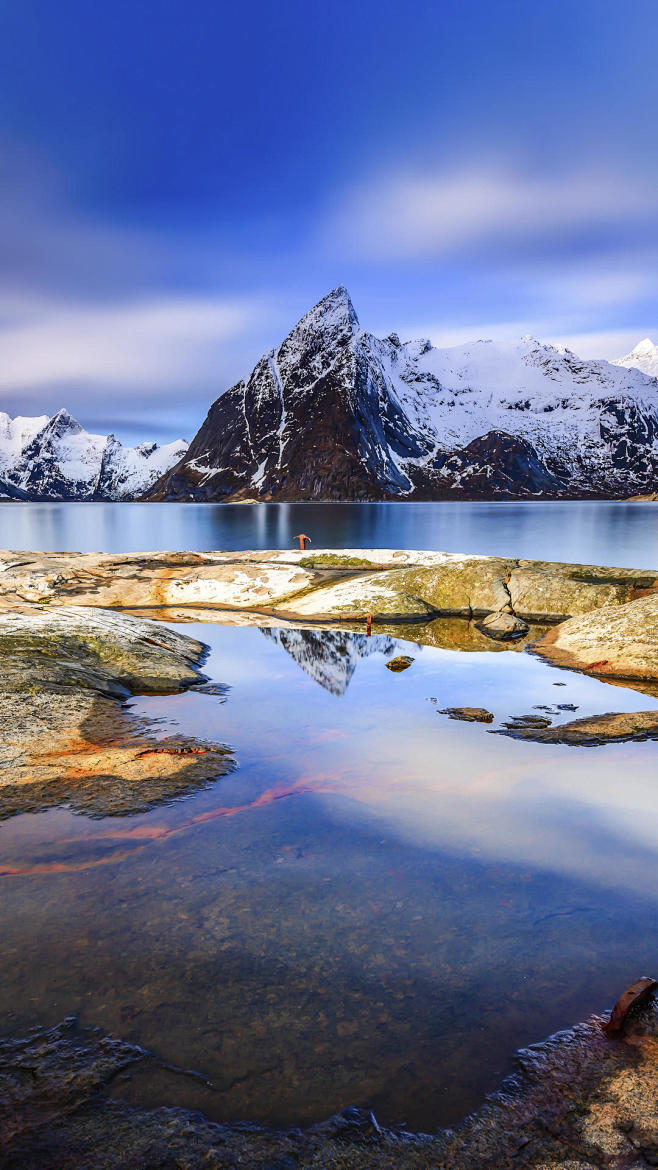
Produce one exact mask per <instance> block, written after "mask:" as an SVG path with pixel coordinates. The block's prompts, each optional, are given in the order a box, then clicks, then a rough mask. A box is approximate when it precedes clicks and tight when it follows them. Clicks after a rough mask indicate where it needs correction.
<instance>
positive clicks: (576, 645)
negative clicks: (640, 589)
mask: <svg viewBox="0 0 658 1170" xmlns="http://www.w3.org/2000/svg"><path fill="white" fill-rule="evenodd" d="M534 650H535V652H536V653H537V654H540V655H541V656H542V657H543V658H548V659H549V660H550V661H551V662H554V663H556V664H557V665H559V666H567V667H570V668H571V669H574V670H582V671H585V672H586V673H588V674H595V675H597V676H599V677H601V678H612V679H623V680H626V679H628V680H635V681H638V682H640V681H642V682H646V683H656V682H658V594H655V593H653V594H650V595H649V596H647V597H642V598H638V600H636V601H629V602H628V603H627V604H626V605H608V606H604V607H602V608H601V609H597V610H596V611H595V612H593V613H589V614H586V615H584V616H583V617H574V618H571V619H570V620H569V621H565V622H563V623H562V624H561V625H559V626H557V627H556V628H555V629H552V630H549V631H548V633H547V634H545V635H544V637H543V638H541V639H540V641H539V642H537V643H536V645H535V646H534Z"/></svg>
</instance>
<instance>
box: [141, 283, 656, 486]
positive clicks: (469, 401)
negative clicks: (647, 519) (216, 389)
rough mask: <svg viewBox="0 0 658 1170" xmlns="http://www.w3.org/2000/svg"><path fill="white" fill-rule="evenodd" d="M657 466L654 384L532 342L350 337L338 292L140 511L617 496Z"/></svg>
mask: <svg viewBox="0 0 658 1170" xmlns="http://www.w3.org/2000/svg"><path fill="white" fill-rule="evenodd" d="M657 470H658V382H656V381H654V380H653V379H651V378H647V377H645V376H644V374H643V373H640V372H639V371H638V370H637V369H634V368H631V369H628V368H626V369H623V368H620V365H619V364H617V365H612V364H611V363H609V362H605V361H584V360H583V359H581V358H579V357H578V355H577V354H575V353H573V352H572V351H571V350H569V349H568V348H566V347H564V346H557V345H550V344H546V343H545V342H542V341H539V340H537V339H536V338H534V337H524V338H522V339H521V340H519V341H509V342H495V341H490V340H489V341H487V340H480V341H475V342H472V343H469V344H466V345H458V346H452V347H450V348H445V349H441V348H436V347H434V346H432V345H431V344H430V343H429V342H428V341H426V340H422V341H411V342H405V343H402V342H401V341H400V338H399V336H398V335H397V334H391V333H389V335H388V336H387V337H385V338H378V337H375V336H373V335H372V334H370V333H367V332H366V331H365V330H363V329H362V328H361V327H360V325H359V322H358V318H357V315H356V312H355V310H354V307H353V305H352V302H351V300H350V297H349V294H348V293H347V290H346V289H345V288H344V286H342V285H341V286H339V287H338V288H336V289H334V290H332V292H330V293H329V294H328V295H327V296H326V297H323V299H322V300H321V301H319V302H318V304H317V305H315V306H314V307H313V308H312V309H311V310H310V311H309V312H308V313H306V314H305V315H304V317H302V319H301V321H300V322H299V323H298V324H297V325H296V326H295V327H294V328H293V329H292V330H291V332H290V333H289V334H288V336H287V337H286V338H285V340H284V341H283V342H282V343H281V345H280V346H279V347H278V348H277V349H274V350H271V351H270V352H269V353H268V354H265V356H264V357H263V358H261V360H260V361H259V362H258V363H257V365H256V366H255V367H254V369H253V370H252V372H251V374H250V375H249V376H248V377H246V378H245V379H243V380H242V381H241V382H238V383H237V384H236V385H235V386H233V387H231V389H230V390H227V391H226V393H225V394H223V395H222V396H221V397H220V398H218V399H217V401H216V402H215V403H214V404H213V405H212V407H211V408H210V411H209V413H208V417H207V419H206V421H205V423H204V424H203V426H202V427H201V429H200V431H199V432H198V434H197V435H196V436H195V438H194V439H193V441H192V443H191V444H190V448H189V451H188V454H187V456H186V457H185V458H184V459H182V460H181V462H180V463H179V464H178V465H177V466H176V467H174V468H173V469H172V470H171V472H169V473H168V474H167V475H166V476H164V477H163V479H162V480H161V481H160V482H159V483H158V484H157V485H156V486H155V488H154V489H153V492H152V493H151V496H150V498H153V499H183V500H185V499H187V500H189V499H199V500H217V499H219V500H221V499H227V498H234V499H240V498H241V497H243V496H253V495H255V494H257V495H258V496H259V497H260V498H262V499H271V500H277V499H281V500H285V499H289V500H295V499H301V500H305V499H309V500H311V499H338V500H341V499H352V500H366V499H409V498H412V497H414V496H415V497H416V498H430V499H431V498H446V497H447V498H450V497H451V496H457V497H458V496H460V495H461V496H469V497H477V496H492V495H502V496H519V495H521V496H523V495H526V496H527V495H534V496H541V495H552V496H569V495H620V494H622V493H625V494H627V495H630V494H632V493H633V492H636V491H642V490H646V489H647V486H648V485H649V484H651V485H653V482H654V481H655V477H656V474H657Z"/></svg>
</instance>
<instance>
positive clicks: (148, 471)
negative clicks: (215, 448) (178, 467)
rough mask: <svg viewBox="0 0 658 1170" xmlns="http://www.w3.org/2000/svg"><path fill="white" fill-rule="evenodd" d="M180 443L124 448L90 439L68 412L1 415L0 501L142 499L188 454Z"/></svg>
mask: <svg viewBox="0 0 658 1170" xmlns="http://www.w3.org/2000/svg"><path fill="white" fill-rule="evenodd" d="M186 450H187V444H186V443H184V442H183V441H182V440H178V441H177V442H174V443H169V444H167V445H166V446H163V447H159V446H158V445H157V443H140V445H139V446H138V447H134V448H132V447H124V446H123V445H122V444H121V443H120V442H119V440H118V439H116V438H115V436H114V435H92V434H89V433H88V432H87V431H86V430H85V429H84V427H83V426H82V425H81V424H80V423H79V422H78V420H77V419H75V418H73V416H72V415H71V414H69V412H68V410H65V409H64V408H62V409H61V410H58V411H57V413H56V414H54V415H53V416H52V418H48V416H47V415H41V416H40V417H38V418H15V419H11V418H10V417H9V415H7V414H3V413H0V497H2V496H5V497H10V498H16V499H38V500H125V499H133V498H134V497H135V496H137V495H141V494H142V493H143V492H145V491H146V490H147V489H148V488H150V487H151V485H152V484H153V483H155V482H156V480H157V479H158V478H159V477H160V476H161V475H163V474H164V472H166V471H167V470H168V469H169V468H170V467H172V466H173V464H175V463H177V462H178V460H179V459H181V458H182V456H183V455H184V454H185V452H186Z"/></svg>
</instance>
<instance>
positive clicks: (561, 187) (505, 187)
mask: <svg viewBox="0 0 658 1170" xmlns="http://www.w3.org/2000/svg"><path fill="white" fill-rule="evenodd" d="M655 214H656V196H655V189H654V188H653V186H651V185H648V184H647V185H644V184H642V183H641V182H633V181H632V180H629V179H627V178H624V179H620V178H619V177H617V176H613V175H606V174H597V173H578V172H574V173H572V174H564V175H557V176H555V175H553V176H546V175H532V174H527V173H525V174H524V173H521V172H519V171H515V170H513V169H505V168H502V167H500V166H498V167H477V166H464V167H463V168H462V169H457V170H454V171H452V172H448V171H445V172H441V173H428V172H424V173H406V174H402V175H400V174H399V173H397V172H396V173H393V174H392V175H388V176H383V177H380V178H378V179H375V180H374V181H371V182H367V183H364V184H362V185H360V186H358V187H356V188H354V189H352V190H351V191H349V192H348V193H347V195H346V196H345V198H344V200H343V202H342V205H340V206H339V208H338V210H337V212H336V213H334V214H332V215H330V217H329V223H328V225H327V239H328V240H329V241H330V242H331V245H332V246H338V247H343V248H345V249H346V250H348V251H349V252H352V251H353V250H355V249H356V251H357V252H358V253H359V254H360V255H361V256H362V257H364V258H366V259H369V260H403V259H406V260H419V259H423V258H425V259H427V258H429V257H438V256H447V255H450V254H453V253H455V252H458V251H464V250H466V249H469V248H471V247H472V246H474V245H475V246H478V247H479V248H482V247H483V246H485V245H489V246H493V247H499V246H501V245H510V244H514V243H516V244H520V243H524V242H525V243H528V242H529V241H538V240H542V241H546V240H550V239H555V238H556V237H558V236H564V235H565V234H568V233H573V232H579V233H582V232H583V231H592V232H594V231H596V232H599V231H601V230H602V229H606V230H607V231H608V232H610V231H613V230H615V229H617V230H623V229H624V228H625V227H626V226H627V225H628V224H629V222H631V223H635V222H638V221H644V220H652V219H653V220H655Z"/></svg>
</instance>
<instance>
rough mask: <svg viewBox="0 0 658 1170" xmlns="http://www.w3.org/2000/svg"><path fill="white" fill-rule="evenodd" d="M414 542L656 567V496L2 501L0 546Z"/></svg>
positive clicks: (120, 548)
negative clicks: (632, 499) (645, 500)
mask: <svg viewBox="0 0 658 1170" xmlns="http://www.w3.org/2000/svg"><path fill="white" fill-rule="evenodd" d="M298 532H305V533H308V535H309V536H310V537H311V538H312V540H313V544H314V546H315V547H316V548H322V547H324V548H418V549H443V550H445V551H447V552H477V553H494V554H499V555H503V556H515V557H534V558H538V559H540V560H554V561H578V562H580V563H589V564H602V565H620V566H628V567H630V568H640V569H649V568H656V567H658V504H617V503H605V502H598V501H596V502H585V503H579V502H573V501H570V502H565V503H562V502H557V501H547V502H546V501H545V502H539V501H530V502H522V503H516V502H505V503H484V502H483V503H451V502H448V503H428V504H412V503H407V504H239V505H231V504H228V505H227V504H10V503H4V504H0V547H2V548H12V549H37V550H38V549H43V550H47V549H52V550H63V549H66V550H72V551H73V550H79V551H83V552H93V551H98V552H139V551H145V550H147V549H195V550H204V549H213V548H215V549H245V548H290V547H291V546H293V545H294V543H295V541H294V536H295V534H296V533H298Z"/></svg>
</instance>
